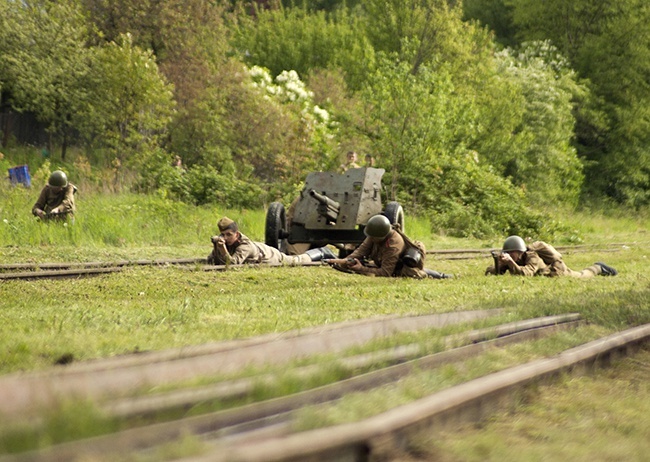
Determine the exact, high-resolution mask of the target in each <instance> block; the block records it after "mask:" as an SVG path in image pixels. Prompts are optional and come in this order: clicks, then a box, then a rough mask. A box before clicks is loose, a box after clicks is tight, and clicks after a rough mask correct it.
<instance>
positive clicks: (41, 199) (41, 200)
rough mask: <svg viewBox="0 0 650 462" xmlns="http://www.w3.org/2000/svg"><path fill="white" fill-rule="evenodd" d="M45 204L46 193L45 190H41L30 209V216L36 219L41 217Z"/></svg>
mask: <svg viewBox="0 0 650 462" xmlns="http://www.w3.org/2000/svg"><path fill="white" fill-rule="evenodd" d="M45 204H47V192H46V188H43V189H42V190H41V193H40V194H39V196H38V199H37V200H36V203H35V204H34V207H32V214H33V215H34V216H37V217H39V216H42V215H43V214H44V210H45Z"/></svg>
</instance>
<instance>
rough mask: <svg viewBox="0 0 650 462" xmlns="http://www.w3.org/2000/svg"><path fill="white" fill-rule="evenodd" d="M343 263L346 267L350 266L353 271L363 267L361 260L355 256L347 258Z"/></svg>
mask: <svg viewBox="0 0 650 462" xmlns="http://www.w3.org/2000/svg"><path fill="white" fill-rule="evenodd" d="M345 264H346V266H347V267H348V268H350V269H351V270H353V271H358V270H360V269H361V268H362V267H363V265H362V264H361V262H360V261H359V260H358V259H356V258H348V259H347V260H346V262H345Z"/></svg>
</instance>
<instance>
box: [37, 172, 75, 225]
mask: <svg viewBox="0 0 650 462" xmlns="http://www.w3.org/2000/svg"><path fill="white" fill-rule="evenodd" d="M76 192H77V187H76V186H75V185H73V184H72V183H70V182H68V177H67V176H66V174H65V173H64V172H62V171H61V170H56V171H54V172H52V174H51V175H50V178H49V179H48V180H47V184H46V185H45V187H43V189H42V190H41V194H40V195H39V196H38V200H37V201H36V203H35V204H34V207H32V214H33V215H34V216H37V217H38V218H40V219H41V220H50V219H56V220H67V219H69V218H73V217H74V212H75V204H74V195H75V193H76Z"/></svg>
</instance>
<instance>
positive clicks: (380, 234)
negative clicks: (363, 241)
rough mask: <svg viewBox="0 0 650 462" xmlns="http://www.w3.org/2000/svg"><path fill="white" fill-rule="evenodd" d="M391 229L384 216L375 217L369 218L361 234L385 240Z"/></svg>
mask: <svg viewBox="0 0 650 462" xmlns="http://www.w3.org/2000/svg"><path fill="white" fill-rule="evenodd" d="M391 229H392V227H391V226H390V221H389V220H388V218H386V217H385V216H384V215H375V216H374V217H370V220H368V223H367V224H366V227H365V228H363V232H364V233H365V235H366V236H368V237H375V238H382V239H383V238H385V237H386V236H388V234H389V233H390V230H391Z"/></svg>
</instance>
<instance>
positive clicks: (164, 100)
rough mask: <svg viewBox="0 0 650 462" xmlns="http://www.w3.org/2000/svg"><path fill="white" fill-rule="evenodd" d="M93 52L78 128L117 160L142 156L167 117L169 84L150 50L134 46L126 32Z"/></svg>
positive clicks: (169, 102)
mask: <svg viewBox="0 0 650 462" xmlns="http://www.w3.org/2000/svg"><path fill="white" fill-rule="evenodd" d="M94 51H95V53H94V56H93V63H92V72H91V74H90V76H89V81H90V82H92V84H91V88H92V89H93V102H92V104H91V105H90V106H89V107H88V108H87V111H86V112H85V113H84V116H85V117H86V119H85V120H84V121H83V122H82V121H80V122H79V126H80V127H82V132H83V133H84V134H85V135H86V137H87V138H88V142H92V143H94V144H95V145H98V146H105V147H108V148H109V149H110V150H111V152H112V153H113V155H114V156H115V157H117V158H118V159H119V160H120V161H125V160H133V159H134V158H135V157H137V156H143V155H146V154H147V152H148V150H149V149H151V148H152V147H154V146H155V145H156V144H157V136H159V135H160V134H161V133H163V131H164V130H165V129H166V127H167V124H168V123H169V121H170V120H171V115H172V111H173V106H174V104H173V99H172V88H171V87H170V86H169V85H168V84H167V83H166V82H165V80H164V78H163V77H162V75H161V74H160V73H159V71H158V66H157V65H156V62H155V59H154V57H153V55H152V53H151V52H146V51H143V50H141V49H139V48H138V47H136V46H134V45H133V43H132V39H131V36H130V35H123V36H120V37H119V38H118V40H117V41H116V42H111V43H109V44H107V45H105V46H102V47H100V48H96V49H95V50H94Z"/></svg>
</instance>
